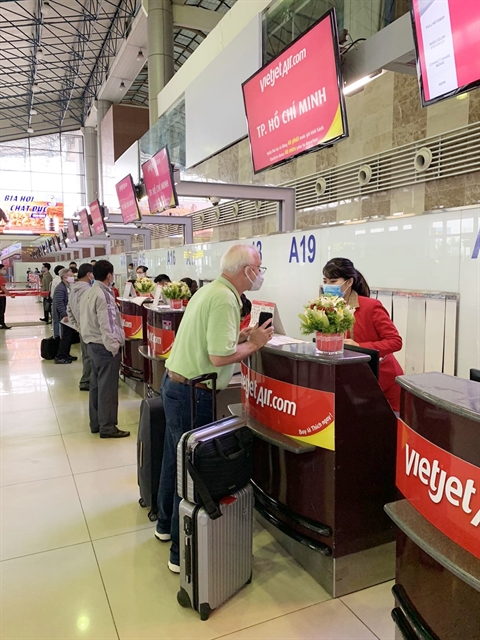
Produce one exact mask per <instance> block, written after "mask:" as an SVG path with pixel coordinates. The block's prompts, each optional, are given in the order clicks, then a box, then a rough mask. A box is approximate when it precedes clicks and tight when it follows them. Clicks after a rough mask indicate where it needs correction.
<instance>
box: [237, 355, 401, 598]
mask: <svg viewBox="0 0 480 640" xmlns="http://www.w3.org/2000/svg"><path fill="white" fill-rule="evenodd" d="M369 361H370V356H368V355H366V354H362V353H357V352H353V351H348V350H345V352H344V354H343V355H341V356H321V355H317V353H316V349H315V345H313V344H307V343H301V344H290V345H283V346H269V345H267V346H265V347H264V348H263V349H261V350H260V351H259V352H257V353H255V354H254V355H252V356H251V357H250V358H249V359H248V360H247V361H245V362H244V363H243V364H242V386H243V391H242V399H243V406H244V410H245V413H246V419H247V423H248V425H249V426H250V428H251V429H252V430H253V431H254V433H255V441H254V475H253V485H254V490H255V499H256V509H257V516H258V518H259V519H260V521H261V523H262V524H263V525H264V526H265V527H266V528H267V529H268V530H269V531H270V532H271V533H272V534H273V535H274V537H275V538H276V539H277V540H278V541H279V542H280V544H281V545H282V546H283V547H284V548H286V549H287V551H289V553H290V554H291V555H292V556H293V557H295V558H296V559H297V561H298V562H299V563H300V564H301V565H302V566H303V567H304V568H305V569H306V570H307V571H308V572H309V573H310V574H311V575H312V576H313V577H314V578H315V579H316V580H317V581H318V582H319V583H320V584H321V585H322V586H323V587H324V588H325V589H326V590H327V591H328V592H329V593H330V594H331V595H333V596H335V597H337V596H341V595H344V594H346V593H350V592H352V591H356V590H358V589H362V588H365V587H368V586H371V585H374V584H378V583H380V582H382V581H385V580H388V579H391V578H393V576H394V568H395V553H394V552H395V543H394V537H395V532H394V527H393V524H392V522H391V521H390V519H389V518H388V517H387V516H386V514H385V512H384V505H385V504H386V503H387V502H389V501H391V500H392V499H394V498H395V438H396V416H395V414H394V413H393V411H392V410H391V408H390V406H389V404H388V402H387V401H386V399H385V396H384V395H383V393H382V391H381V389H380V387H379V385H378V382H377V379H376V377H375V375H374V373H373V371H372V369H371V368H370V366H369Z"/></svg>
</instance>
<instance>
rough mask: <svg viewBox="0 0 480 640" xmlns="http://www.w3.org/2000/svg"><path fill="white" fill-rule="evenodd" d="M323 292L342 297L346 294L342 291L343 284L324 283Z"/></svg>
mask: <svg viewBox="0 0 480 640" xmlns="http://www.w3.org/2000/svg"><path fill="white" fill-rule="evenodd" d="M342 284H345V282H342ZM323 293H324V294H325V295H327V294H330V295H331V296H339V297H340V298H342V297H343V296H344V295H345V292H344V291H342V285H341V284H324V285H323Z"/></svg>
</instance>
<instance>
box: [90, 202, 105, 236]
mask: <svg viewBox="0 0 480 640" xmlns="http://www.w3.org/2000/svg"><path fill="white" fill-rule="evenodd" d="M88 206H89V208H90V215H91V216H92V223H93V230H94V231H95V233H103V232H104V231H105V223H104V221H103V216H102V212H101V210H100V205H99V203H98V200H95V201H94V202H92V203H91V204H89V205H88Z"/></svg>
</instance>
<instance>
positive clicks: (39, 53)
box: [37, 48, 45, 60]
mask: <svg viewBox="0 0 480 640" xmlns="http://www.w3.org/2000/svg"><path fill="white" fill-rule="evenodd" d="M44 57H45V53H44V51H43V49H41V48H40V49H37V60H43V58H44Z"/></svg>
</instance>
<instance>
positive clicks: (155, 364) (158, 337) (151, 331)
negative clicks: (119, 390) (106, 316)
mask: <svg viewBox="0 0 480 640" xmlns="http://www.w3.org/2000/svg"><path fill="white" fill-rule="evenodd" d="M145 309H146V338H147V339H146V343H144V344H142V345H141V346H140V347H139V353H140V356H141V357H142V358H143V362H144V369H145V383H146V395H147V396H149V397H152V396H155V395H159V393H160V387H161V386H162V378H163V374H164V373H165V362H166V359H167V358H168V356H169V354H170V351H171V350H172V346H173V342H174V340H175V334H176V333H177V331H178V328H179V326H180V323H181V321H182V318H183V314H184V311H185V308H182V309H171V308H170V306H167V305H160V306H155V307H154V306H153V305H152V304H148V303H147V304H146V305H145Z"/></svg>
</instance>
